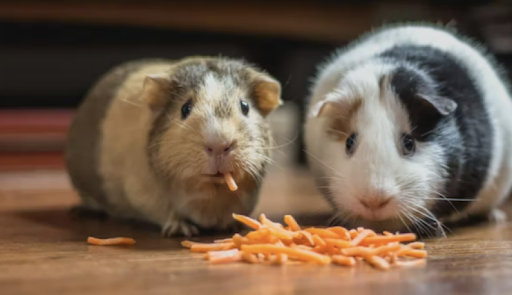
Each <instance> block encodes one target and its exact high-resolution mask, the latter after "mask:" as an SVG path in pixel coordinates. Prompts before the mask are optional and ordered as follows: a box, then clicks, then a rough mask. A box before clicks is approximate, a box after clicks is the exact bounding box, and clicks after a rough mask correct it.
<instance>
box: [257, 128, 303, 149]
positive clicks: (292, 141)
mask: <svg viewBox="0 0 512 295" xmlns="http://www.w3.org/2000/svg"><path fill="white" fill-rule="evenodd" d="M297 138H299V133H298V132H297V133H296V134H295V137H294V138H293V139H291V140H290V139H287V138H284V140H286V141H287V142H286V143H283V144H281V145H273V146H271V147H262V149H264V150H275V149H280V148H283V147H287V146H289V145H290V144H293V143H294V142H295V141H296V140H297ZM274 141H275V140H274Z"/></svg>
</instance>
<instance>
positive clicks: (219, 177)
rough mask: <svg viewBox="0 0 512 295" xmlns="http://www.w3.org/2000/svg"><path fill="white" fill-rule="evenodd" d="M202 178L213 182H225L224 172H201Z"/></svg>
mask: <svg viewBox="0 0 512 295" xmlns="http://www.w3.org/2000/svg"><path fill="white" fill-rule="evenodd" d="M202 178H203V179H205V180H208V181H211V182H215V183H222V184H224V183H226V179H225V178H224V174H223V173H220V172H217V173H216V174H202Z"/></svg>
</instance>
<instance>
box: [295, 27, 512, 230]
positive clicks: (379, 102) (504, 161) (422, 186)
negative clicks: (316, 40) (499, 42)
mask: <svg viewBox="0 0 512 295" xmlns="http://www.w3.org/2000/svg"><path fill="white" fill-rule="evenodd" d="M504 77H505V75H504V74H503V73H502V69H501V67H500V66H498V64H497V63H496V61H494V59H493V58H492V57H491V56H489V54H487V53H486V51H485V50H484V48H483V47H482V46H480V45H478V44H477V43H476V42H474V41H472V40H470V39H469V38H468V37H465V36H461V34H459V33H458V32H456V31H455V30H454V29H453V28H449V27H443V26H441V25H434V24H429V23H405V24H403V23H402V24H394V25H388V26H384V27H381V28H379V29H376V30H373V31H371V32H368V33H367V34H365V35H363V36H361V37H360V38H359V39H358V40H356V41H354V42H353V43H352V44H350V45H348V46H347V47H346V48H343V49H341V50H339V51H337V52H336V53H335V54H334V56H332V57H330V58H329V59H328V60H327V61H326V62H325V63H324V64H321V65H320V67H319V72H318V76H317V77H316V79H315V81H314V83H313V86H312V89H311V93H310V100H309V105H308V116H307V118H306V122H305V125H304V128H305V129H304V132H305V145H306V149H307V155H308V163H309V167H310V169H311V171H312V173H313V175H314V177H315V179H316V183H317V185H318V187H319V189H320V190H321V192H322V194H323V195H324V196H325V197H326V199H327V200H328V202H329V203H330V204H331V205H332V207H333V208H334V211H335V216H333V220H334V219H336V220H337V221H338V222H346V223H348V224H351V225H352V226H364V227H368V228H375V229H377V230H388V231H395V230H396V231H406V230H408V231H412V232H416V233H418V234H419V235H422V236H445V234H446V230H450V228H452V227H455V226H460V225H462V224H467V223H468V222H472V221H475V220H479V221H480V222H481V221H482V220H484V221H502V220H504V219H506V216H505V215H504V213H502V212H501V211H500V210H498V206H499V205H500V204H502V203H503V202H504V201H505V200H506V199H507V198H508V196H509V194H510V190H511V186H512V149H510V147H511V146H512V116H510V114H512V101H511V95H510V91H509V88H508V85H507V84H506V83H505V78H504Z"/></svg>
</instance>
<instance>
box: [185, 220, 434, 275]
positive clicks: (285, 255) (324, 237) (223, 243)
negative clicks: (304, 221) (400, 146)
mask: <svg viewBox="0 0 512 295" xmlns="http://www.w3.org/2000/svg"><path fill="white" fill-rule="evenodd" d="M233 218H234V219H236V220H237V221H239V222H241V223H243V224H245V225H247V226H248V227H250V228H251V229H252V231H250V232H249V233H247V234H246V235H245V236H242V235H240V234H235V235H233V237H232V238H229V239H223V240H216V241H214V243H197V242H192V241H183V242H182V243H181V244H182V245H183V247H186V248H190V250H191V251H192V252H200V253H206V257H205V258H206V259H207V260H209V261H210V262H211V263H233V262H247V263H268V264H278V265H279V264H284V263H287V262H288V261H296V262H297V261H298V262H311V263H317V264H320V265H326V264H337V265H342V266H349V267H353V266H355V265H357V264H358V263H360V262H361V263H362V262H366V263H368V264H369V265H371V266H373V267H375V268H378V269H381V270H388V269H390V268H391V267H412V266H423V265H425V264H426V257H427V251H426V250H424V247H425V244H424V243H422V242H416V241H415V240H416V235H414V234H400V233H395V234H393V233H390V232H383V233H382V234H378V233H376V232H374V231H372V230H369V229H365V228H361V227H360V228H357V229H351V230H347V229H346V228H344V227H341V226H337V227H328V228H315V227H310V228H302V227H301V226H300V225H299V224H298V223H297V221H295V219H294V218H293V217H292V216H291V215H286V216H285V217H284V222H285V224H286V226H283V225H281V224H279V223H276V222H273V221H271V220H269V219H268V218H267V217H266V216H265V215H264V214H261V215H260V217H259V220H256V219H253V218H250V217H247V216H243V215H238V214H233ZM406 243H407V244H406Z"/></svg>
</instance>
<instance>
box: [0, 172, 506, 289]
mask: <svg viewBox="0 0 512 295" xmlns="http://www.w3.org/2000/svg"><path fill="white" fill-rule="evenodd" d="M76 202H77V197H76V195H75V194H74V193H73V192H72V190H71V189H70V187H69V184H68V180H67V176H66V174H65V173H64V172H63V171H61V170H51V171H28V170H18V171H11V172H10V171H4V172H1V173H0V294H2V295H8V294H9V295H10V294H69V295H78V294H87V295H90V294H94V295H103V294H124V295H131V294H148V295H149V294H186V295H193V294H222V295H228V294H268V295H271V294H322V295H327V294H352V295H362V294H379V295H383V294H418V295H420V294H512V226H511V225H508V224H507V225H503V226H496V227H489V226H488V227H479V228H468V229H464V230H460V231H457V232H456V233H455V235H454V236H453V237H450V238H448V239H444V240H437V241H428V244H427V245H428V246H427V249H428V251H429V254H430V257H429V260H428V264H427V266H426V267H425V268H418V269H394V270H392V271H389V272H382V271H378V270H375V269H372V268H369V267H366V266H362V267H358V268H355V269H350V268H343V267H338V266H326V267H321V266H315V265H288V266H284V267H270V266H258V265H245V264H237V265H216V266H211V265H208V263H207V262H206V261H204V260H203V259H201V256H200V255H199V256H198V255H193V254H191V253H189V252H188V251H187V250H185V249H182V248H181V247H180V241H181V239H162V238H161V237H160V235H159V233H158V232H157V231H154V230H153V229H149V228H148V229H146V228H141V227H136V226H128V225H124V224H119V223H116V222H113V221H101V220H77V219H74V218H72V217H71V216H70V214H68V207H69V206H70V205H72V204H75V203H76ZM326 210H327V206H326V204H325V203H324V201H323V200H322V199H321V198H320V197H319V196H318V195H317V193H316V191H315V190H314V188H313V184H312V182H311V179H310V178H309V176H308V174H307V173H305V172H304V171H301V170H295V169H285V168H281V169H274V171H273V172H272V173H271V174H270V175H269V177H268V178H267V181H266V183H265V186H264V190H263V197H262V200H261V203H260V204H259V206H258V208H257V210H256V212H255V213H256V214H257V213H259V212H265V213H267V214H268V215H269V216H271V217H272V216H279V215H282V214H285V213H291V214H297V215H302V216H308V215H311V216H313V217H314V216H318V219H317V220H316V221H314V219H311V220H310V221H311V223H315V222H316V223H320V222H322V221H325V219H322V218H323V217H322V216H323V214H321V213H322V212H326ZM310 213H311V214H310ZM313 213H314V214H313ZM312 225H313V224H312ZM88 236H97V237H110V236H130V237H133V238H135V239H136V240H137V244H136V245H135V246H134V247H132V248H114V247H97V246H89V245H87V244H86V243H85V240H86V238H87V237H88ZM212 238H213V237H205V239H207V240H210V239H212Z"/></svg>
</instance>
